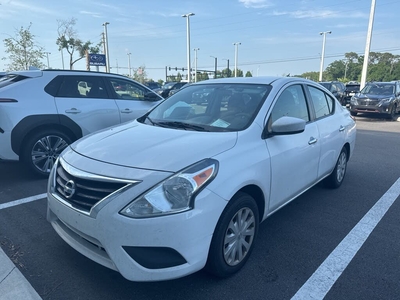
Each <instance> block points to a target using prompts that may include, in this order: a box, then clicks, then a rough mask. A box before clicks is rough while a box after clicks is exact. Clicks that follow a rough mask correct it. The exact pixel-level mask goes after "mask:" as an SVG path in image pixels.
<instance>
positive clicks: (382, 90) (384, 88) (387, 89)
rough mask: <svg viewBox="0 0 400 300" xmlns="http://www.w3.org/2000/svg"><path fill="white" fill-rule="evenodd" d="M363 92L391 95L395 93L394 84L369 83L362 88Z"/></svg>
mask: <svg viewBox="0 0 400 300" xmlns="http://www.w3.org/2000/svg"><path fill="white" fill-rule="evenodd" d="M361 93H362V94H370V95H381V96H385V95H386V96H390V95H393V94H394V84H367V85H366V86H365V87H364V88H363V89H362V90H361Z"/></svg>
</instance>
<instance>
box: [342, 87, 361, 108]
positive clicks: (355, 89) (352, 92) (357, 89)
mask: <svg viewBox="0 0 400 300" xmlns="http://www.w3.org/2000/svg"><path fill="white" fill-rule="evenodd" d="M358 92H360V84H359V83H358V82H357V83H348V84H346V90H345V91H344V102H345V104H346V105H347V104H350V99H351V97H353V96H354V95H355V94H357V93H358Z"/></svg>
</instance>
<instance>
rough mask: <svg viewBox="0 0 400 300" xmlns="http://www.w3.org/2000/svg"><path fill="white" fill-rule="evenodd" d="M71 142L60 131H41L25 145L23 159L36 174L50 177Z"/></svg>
mask: <svg viewBox="0 0 400 300" xmlns="http://www.w3.org/2000/svg"><path fill="white" fill-rule="evenodd" d="M71 142H72V140H71V138H70V137H69V136H68V135H66V134H64V133H63V132H61V131H59V130H43V131H40V132H38V133H35V134H33V135H32V136H31V137H29V138H28V139H27V140H26V142H25V143H24V144H23V146H22V153H21V155H22V159H23V161H24V163H25V164H26V165H27V167H28V168H29V169H30V170H31V171H33V172H34V173H36V174H38V175H41V176H48V175H49V173H50V171H51V168H52V167H53V165H54V163H55V161H56V159H57V158H58V156H59V155H60V153H61V152H62V151H63V150H64V149H65V148H67V146H68V145H69V144H71Z"/></svg>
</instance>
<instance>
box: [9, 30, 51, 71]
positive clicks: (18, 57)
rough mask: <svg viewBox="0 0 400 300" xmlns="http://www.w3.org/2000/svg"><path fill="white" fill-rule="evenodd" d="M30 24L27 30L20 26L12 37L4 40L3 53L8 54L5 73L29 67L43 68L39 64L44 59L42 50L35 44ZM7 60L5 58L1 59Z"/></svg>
mask: <svg viewBox="0 0 400 300" xmlns="http://www.w3.org/2000/svg"><path fill="white" fill-rule="evenodd" d="M31 26H32V23H30V24H29V26H28V28H24V27H22V26H21V28H20V29H19V30H16V32H15V36H14V37H11V36H10V37H9V38H6V39H4V41H3V42H4V46H5V52H6V53H8V54H9V55H8V61H9V63H8V64H6V66H7V71H13V70H27V69H29V67H30V66H34V67H37V68H39V69H42V68H45V65H44V64H43V63H42V62H41V59H43V58H44V56H45V53H44V49H43V48H42V47H40V46H39V45H37V44H36V43H35V35H33V34H32V33H31ZM2 59H3V60H7V58H6V57H3V58H2Z"/></svg>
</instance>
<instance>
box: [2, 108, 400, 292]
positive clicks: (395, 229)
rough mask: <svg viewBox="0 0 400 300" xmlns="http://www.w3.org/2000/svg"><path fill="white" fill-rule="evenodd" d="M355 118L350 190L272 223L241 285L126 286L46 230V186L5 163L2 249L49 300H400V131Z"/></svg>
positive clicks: (298, 204) (193, 280)
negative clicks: (356, 130) (355, 139)
mask: <svg viewBox="0 0 400 300" xmlns="http://www.w3.org/2000/svg"><path fill="white" fill-rule="evenodd" d="M356 119H357V127H358V135H357V142H356V150H355V153H354V155H353V157H352V159H351V161H350V162H349V165H348V170H347V175H346V179H345V181H344V183H343V185H342V186H341V188H339V189H337V190H327V189H325V188H324V187H322V186H320V185H318V186H316V187H314V188H312V189H310V190H309V191H307V192H306V193H304V194H303V195H301V196H300V197H299V198H298V199H296V200H295V201H293V202H292V203H290V204H289V205H287V206H286V207H285V208H283V209H282V210H280V211H279V212H277V213H276V214H274V215H273V216H271V217H270V218H269V219H267V220H266V221H265V222H264V223H263V224H262V226H261V227H260V232H259V236H258V238H257V243H256V246H255V249H254V252H253V254H252V257H251V258H250V260H249V261H248V264H247V265H246V266H245V267H244V268H243V269H242V270H241V271H240V272H239V273H238V274H236V275H234V276H233V277H230V278H227V279H223V280H221V279H216V278H214V277H211V276H210V275H208V274H207V273H205V272H204V271H200V272H197V273H195V274H193V275H190V276H188V277H185V278H181V279H176V280H172V281H165V282H154V283H135V282H129V281H127V280H125V279H124V278H122V277H121V276H120V275H119V274H118V273H116V272H114V271H111V270H108V269H106V268H104V267H102V266H100V265H97V264H96V263H94V262H92V261H90V260H89V259H86V258H85V257H83V256H82V255H80V254H79V253H77V252H76V251H75V250H73V249H72V248H71V247H69V246H68V245H67V244H66V243H65V242H63V241H62V240H61V239H60V238H59V237H58V236H57V234H56V233H55V232H54V230H53V229H52V227H51V226H50V224H49V223H48V222H47V221H46V200H45V199H44V198H43V196H44V195H43V193H44V192H45V190H46V180H45V179H38V178H35V177H34V176H32V175H30V174H29V173H26V172H25V170H24V169H23V168H21V166H20V165H19V164H18V163H0V245H1V248H2V249H3V250H4V252H5V253H6V254H7V256H8V257H9V258H10V260H11V261H12V262H13V263H14V265H15V266H16V267H17V268H18V269H19V270H20V271H21V273H22V274H23V275H24V277H25V278H26V279H27V281H28V282H29V284H30V285H31V286H32V287H33V288H34V289H35V290H36V292H37V293H38V295H39V296H40V297H41V298H43V299H100V298H101V299H312V298H313V299H322V298H324V299H397V298H398V295H399V294H400V285H399V284H398V283H399V282H400V273H399V272H398V269H399V268H398V266H399V263H400V254H399V253H400V240H399V239H398V236H399V234H400V226H399V225H400V221H399V218H398V216H399V215H400V203H399V199H398V198H399V193H400V187H399V185H400V183H399V181H398V180H399V178H400V162H399V160H398V157H399V154H398V149H400V138H399V137H400V122H392V121H388V120H386V119H384V118H375V117H374V118H366V117H365V116H357V117H356ZM0 290H1V289H0ZM0 298H1V297H0Z"/></svg>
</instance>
